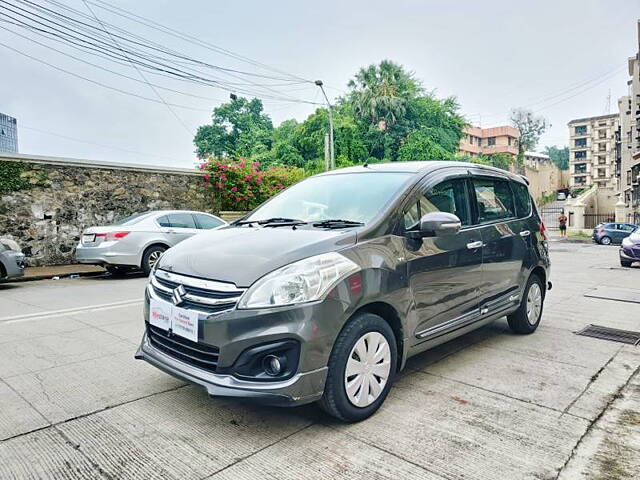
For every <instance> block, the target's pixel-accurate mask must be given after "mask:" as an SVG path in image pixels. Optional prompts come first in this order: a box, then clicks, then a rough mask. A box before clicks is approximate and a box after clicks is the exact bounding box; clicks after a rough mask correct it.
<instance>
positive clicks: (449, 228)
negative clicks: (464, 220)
mask: <svg viewBox="0 0 640 480" xmlns="http://www.w3.org/2000/svg"><path fill="white" fill-rule="evenodd" d="M461 226H462V224H461V222H460V219H459V218H458V217H457V216H456V215H454V214H453V213H447V212H429V213H427V214H426V215H424V216H423V217H422V218H421V219H420V236H422V237H439V236H442V235H454V234H456V233H458V231H459V230H460V227H461Z"/></svg>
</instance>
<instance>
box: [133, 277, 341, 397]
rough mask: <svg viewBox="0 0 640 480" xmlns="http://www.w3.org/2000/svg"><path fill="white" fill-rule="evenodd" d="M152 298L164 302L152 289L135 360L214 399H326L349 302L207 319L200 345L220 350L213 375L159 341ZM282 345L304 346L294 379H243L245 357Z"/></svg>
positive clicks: (232, 312) (230, 313)
mask: <svg viewBox="0 0 640 480" xmlns="http://www.w3.org/2000/svg"><path fill="white" fill-rule="evenodd" d="M151 297H153V298H154V300H158V297H157V295H156V294H155V293H154V291H153V288H150V287H148V288H147V290H146V294H145V308H144V319H145V326H146V327H147V328H146V329H145V333H144V335H143V338H142V341H141V344H140V347H139V348H138V351H137V352H136V354H135V358H137V359H140V360H144V361H146V362H148V363H150V364H151V365H153V366H155V367H157V368H159V369H161V370H163V371H164V372H166V373H169V374H170V375H173V376H174V377H177V378H179V379H181V380H184V381H187V382H190V383H194V384H197V385H200V386H202V387H204V388H205V389H206V390H207V392H208V393H209V395H211V396H224V397H241V398H246V399H251V400H256V401H259V402H261V403H264V404H270V405H280V406H293V405H301V404H305V403H310V402H314V401H316V400H318V399H320V397H321V396H322V393H323V391H324V384H325V380H326V377H327V372H328V368H327V364H328V361H329V356H330V354H331V349H332V347H333V344H334V341H335V338H336V337H337V335H338V333H339V331H340V328H341V326H342V324H343V322H344V319H345V318H346V315H347V313H346V311H345V303H344V302H343V301H341V300H340V299H339V298H337V297H335V296H334V297H332V296H329V297H327V298H326V299H325V300H323V301H321V302H315V303H310V304H304V305H300V306H295V307H281V308H270V309H256V310H238V309H233V310H228V311H225V312H222V313H217V314H212V315H210V316H209V317H207V318H204V319H201V320H200V324H199V325H200V326H199V335H198V342H197V343H198V345H201V346H203V347H213V346H215V347H217V348H218V351H219V353H218V359H217V366H216V368H215V371H212V370H208V369H204V368H201V367H200V366H198V365H196V364H194V363H193V362H189V360H188V359H186V360H183V359H180V354H178V355H175V354H172V352H170V351H167V350H166V349H162V348H158V347H159V346H157V345H156V344H154V343H153V340H152V339H151V338H150V333H149V328H150V327H149V324H148V315H149V314H148V311H149V301H150V298H151ZM174 338H175V337H174ZM279 342H295V343H296V344H297V345H299V349H298V354H297V355H298V356H297V358H296V360H297V362H296V368H295V371H293V372H292V375H291V376H289V377H288V378H283V379H279V378H273V379H270V380H265V379H264V378H263V379H255V380H254V379H247V378H246V377H243V378H240V377H242V376H241V375H238V374H237V368H239V367H238V364H239V363H242V362H241V358H242V356H243V354H246V352H250V351H253V350H254V349H256V348H260V347H262V346H267V347H269V346H270V345H273V344H277V343H279Z"/></svg>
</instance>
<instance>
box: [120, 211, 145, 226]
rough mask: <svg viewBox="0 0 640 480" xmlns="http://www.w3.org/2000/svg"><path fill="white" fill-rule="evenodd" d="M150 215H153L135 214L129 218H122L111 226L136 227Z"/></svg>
mask: <svg viewBox="0 0 640 480" xmlns="http://www.w3.org/2000/svg"><path fill="white" fill-rule="evenodd" d="M149 215H151V214H150V213H149V212H143V213H134V214H133V215H129V216H128V217H124V218H121V219H120V220H117V221H115V222H113V223H112V224H111V225H114V226H115V225H119V226H125V225H135V224H136V223H138V222H140V221H142V220H144V218H145V217H148V216H149Z"/></svg>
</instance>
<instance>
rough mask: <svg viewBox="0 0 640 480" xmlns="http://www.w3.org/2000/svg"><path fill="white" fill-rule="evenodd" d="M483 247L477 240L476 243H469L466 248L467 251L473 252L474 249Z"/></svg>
mask: <svg viewBox="0 0 640 480" xmlns="http://www.w3.org/2000/svg"><path fill="white" fill-rule="evenodd" d="M481 247H484V243H482V241H480V240H478V241H477V242H469V243H467V248H468V249H469V250H475V249H476V248H481Z"/></svg>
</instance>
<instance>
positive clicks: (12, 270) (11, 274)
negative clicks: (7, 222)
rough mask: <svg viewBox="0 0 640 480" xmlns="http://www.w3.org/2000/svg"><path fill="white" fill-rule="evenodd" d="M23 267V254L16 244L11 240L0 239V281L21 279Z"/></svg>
mask: <svg viewBox="0 0 640 480" xmlns="http://www.w3.org/2000/svg"><path fill="white" fill-rule="evenodd" d="M24 267H25V262H24V254H23V253H22V252H21V251H20V247H19V246H18V244H17V243H16V242H15V241H13V240H9V239H7V238H0V280H6V279H9V278H15V277H21V276H22V275H23V274H24Z"/></svg>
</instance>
